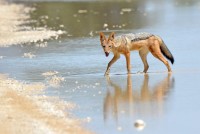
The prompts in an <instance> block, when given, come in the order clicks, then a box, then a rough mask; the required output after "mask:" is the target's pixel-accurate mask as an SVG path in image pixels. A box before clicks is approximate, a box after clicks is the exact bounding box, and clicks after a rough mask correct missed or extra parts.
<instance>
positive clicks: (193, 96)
mask: <svg viewBox="0 0 200 134" xmlns="http://www.w3.org/2000/svg"><path fill="white" fill-rule="evenodd" d="M20 3H21V2H20ZM26 5H28V6H33V7H35V8H36V10H35V11H34V12H33V13H31V19H33V20H37V22H36V23H31V24H29V25H30V26H34V27H35V26H38V27H47V28H51V29H53V30H64V31H66V32H67V33H66V34H65V35H62V36H61V38H59V39H58V40H51V41H48V46H47V47H44V48H40V47H37V46H35V45H34V44H33V45H26V44H24V45H20V46H11V47H8V48H0V55H1V56H3V58H2V59H1V60H0V66H1V67H0V71H1V73H7V74H9V75H10V76H11V77H14V78H16V79H19V80H23V81H30V82H44V83H46V84H48V80H47V78H46V77H44V76H43V75H42V73H45V72H48V71H57V72H59V73H58V74H57V76H59V77H64V78H65V81H62V82H61V84H60V86H58V87H49V88H48V90H47V91H46V94H48V95H52V96H59V97H60V98H61V99H63V100H66V101H70V102H74V103H76V104H77V106H78V107H77V109H75V110H74V111H72V112H73V114H74V115H75V116H77V117H80V118H83V119H87V120H88V122H89V123H85V124H84V126H85V127H86V128H88V129H89V130H92V131H94V132H95V133H99V134H102V133H103V134H110V133H124V134H126V133H137V132H140V133H158V134H160V133H162V134H168V133H185V134H186V133H198V132H200V131H199V129H198V127H199V125H198V120H199V119H200V116H199V112H200V95H199V87H200V84H199V80H200V69H199V68H200V59H199V49H200V45H199V42H200V38H199V35H200V34H199V33H200V29H199V24H200V14H199V11H200V3H199V2H198V1H197V0H193V1H190V0H188V1H187V0H184V1H182V0H170V1H145V0H143V1H133V2H112V1H111V2H38V3H33V2H29V3H26ZM106 24H107V25H108V26H107V25H106ZM99 31H105V32H110V31H115V32H116V34H123V33H128V32H144V31H146V32H150V33H154V34H157V35H160V36H161V37H162V38H163V39H164V41H165V43H166V44H167V46H168V48H169V49H170V51H171V52H172V54H173V55H174V57H175V64H174V65H173V66H172V69H173V73H172V74H171V75H169V74H168V73H167V72H166V68H165V66H164V65H163V64H162V63H161V62H160V61H158V60H156V59H155V58H153V56H152V55H151V54H149V56H148V62H149V65H150V69H149V74H148V75H143V74H137V73H136V72H138V71H142V70H143V64H142V62H141V60H140V59H139V56H138V53H137V52H133V53H132V55H131V59H132V61H131V63H132V74H131V75H128V76H127V74H126V68H125V58H124V57H123V56H121V59H120V60H119V61H118V62H117V63H116V64H114V65H113V67H112V69H111V75H110V79H106V78H105V77H104V76H103V75H104V71H105V69H106V66H107V63H108V62H109V60H110V59H111V58H112V55H110V56H109V57H108V58H106V57H105V56H104V53H103V51H102V48H101V47H100V43H99V37H98V32H99ZM29 52H31V53H33V54H34V55H36V57H34V58H32V59H29V58H24V57H23V55H24V53H29ZM137 119H142V120H144V122H145V123H146V126H145V127H144V129H143V130H140V131H139V130H137V128H135V126H134V123H135V121H136V120H137Z"/></svg>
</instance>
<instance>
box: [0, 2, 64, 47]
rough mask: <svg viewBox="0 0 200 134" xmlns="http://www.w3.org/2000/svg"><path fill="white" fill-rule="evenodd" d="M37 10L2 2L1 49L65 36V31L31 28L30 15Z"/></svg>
mask: <svg viewBox="0 0 200 134" xmlns="http://www.w3.org/2000/svg"><path fill="white" fill-rule="evenodd" d="M34 10H35V8H32V7H26V6H25V5H22V4H8V3H5V2H2V1H1V2H0V12H1V14H0V20H1V21H0V47H7V46H10V45H19V44H30V43H37V42H44V41H45V40H48V39H51V38H55V39H57V38H58V36H59V35H61V34H63V33H64V31H62V30H58V31H53V30H49V29H47V28H43V27H30V26H28V25H27V24H29V23H31V22H33V20H30V15H29V14H30V13H31V12H33V11H34Z"/></svg>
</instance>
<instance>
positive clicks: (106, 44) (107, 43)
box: [99, 32, 115, 57]
mask: <svg viewBox="0 0 200 134" xmlns="http://www.w3.org/2000/svg"><path fill="white" fill-rule="evenodd" d="M99 34H100V42H101V46H102V48H103V50H104V52H105V55H106V57H108V56H109V53H110V52H111V51H112V47H113V44H114V37H115V33H114V32H112V33H111V34H110V35H109V37H108V39H106V36H105V35H104V33H103V32H100V33H99Z"/></svg>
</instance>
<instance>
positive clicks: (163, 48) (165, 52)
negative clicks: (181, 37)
mask: <svg viewBox="0 0 200 134" xmlns="http://www.w3.org/2000/svg"><path fill="white" fill-rule="evenodd" d="M160 50H161V52H162V54H163V55H164V56H165V57H166V58H167V59H168V60H170V61H171V63H172V64H173V63H174V57H173V55H172V53H171V52H170V51H169V49H168V48H167V46H166V45H165V43H164V41H163V40H162V42H161V44H160Z"/></svg>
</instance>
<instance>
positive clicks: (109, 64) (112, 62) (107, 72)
mask: <svg viewBox="0 0 200 134" xmlns="http://www.w3.org/2000/svg"><path fill="white" fill-rule="evenodd" d="M119 58H120V55H119V54H116V55H114V57H113V58H112V60H111V61H110V62H109V63H108V66H107V69H106V72H105V74H104V76H106V75H109V73H110V67H111V66H112V64H114V63H115V62H116V61H117V60H118V59H119Z"/></svg>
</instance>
